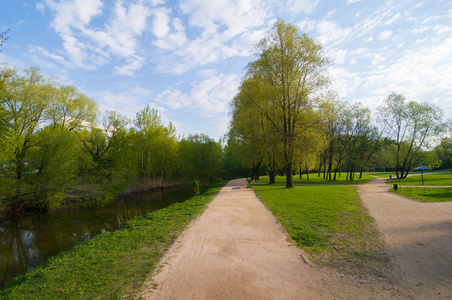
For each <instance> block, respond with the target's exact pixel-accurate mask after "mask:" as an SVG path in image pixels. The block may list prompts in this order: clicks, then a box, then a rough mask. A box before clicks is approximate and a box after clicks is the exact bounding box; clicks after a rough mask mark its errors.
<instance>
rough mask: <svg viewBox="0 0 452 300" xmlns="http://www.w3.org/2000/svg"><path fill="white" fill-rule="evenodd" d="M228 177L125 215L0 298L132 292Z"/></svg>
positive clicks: (104, 295)
mask: <svg viewBox="0 0 452 300" xmlns="http://www.w3.org/2000/svg"><path fill="white" fill-rule="evenodd" d="M225 184H226V182H223V183H220V184H217V185H212V186H210V187H209V188H207V189H206V190H205V191H204V193H202V194H201V195H198V196H195V197H192V198H190V199H189V200H186V201H185V202H183V203H175V204H172V205H170V206H168V207H167V208H165V209H161V210H158V211H155V212H152V213H149V214H147V215H144V216H141V217H137V218H134V219H132V220H129V221H128V222H127V223H126V224H125V225H124V229H122V230H118V231H114V232H105V233H103V234H101V235H98V236H97V237H95V238H93V239H92V240H89V241H88V242H86V243H83V244H80V245H78V246H76V247H75V248H74V249H73V250H71V251H67V252H64V253H61V254H60V255H58V256H56V257H54V258H53V259H51V260H50V261H49V262H48V263H46V264H45V265H44V266H42V267H40V268H37V269H35V270H33V271H31V272H29V273H27V274H26V275H24V276H21V277H18V278H16V279H15V280H13V281H12V282H11V283H9V284H8V286H7V287H6V289H4V290H2V291H0V298H2V299H28V298H30V299H119V298H123V297H127V298H136V297H134V295H135V294H136V293H137V292H139V290H140V289H141V287H142V285H143V283H144V281H145V280H146V279H147V278H148V276H149V275H150V274H151V273H152V271H153V270H154V268H155V267H156V264H157V262H158V261H159V260H160V258H161V257H162V255H163V253H164V252H165V250H166V249H168V247H169V246H170V245H171V244H172V243H173V242H174V240H175V239H176V237H177V235H178V233H179V232H180V231H181V230H183V229H184V228H185V226H186V225H187V224H188V222H190V221H191V220H192V219H194V218H195V217H196V216H197V215H198V214H200V213H201V212H202V211H203V210H204V207H205V206H206V204H207V203H208V202H210V201H211V200H212V199H213V197H214V196H215V195H216V194H217V193H218V191H219V190H220V188H221V187H222V186H224V185H225Z"/></svg>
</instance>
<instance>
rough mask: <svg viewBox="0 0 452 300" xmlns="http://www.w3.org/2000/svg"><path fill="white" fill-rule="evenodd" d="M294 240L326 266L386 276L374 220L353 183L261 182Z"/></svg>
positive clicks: (262, 195)
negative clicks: (288, 186)
mask: <svg viewBox="0 0 452 300" xmlns="http://www.w3.org/2000/svg"><path fill="white" fill-rule="evenodd" d="M255 190H256V192H257V195H258V196H259V197H260V198H261V199H262V200H263V201H264V203H265V204H266V205H267V206H268V207H269V209H270V210H271V211H272V212H273V214H274V215H275V216H276V218H278V220H279V221H280V222H281V224H282V225H283V226H284V228H285V229H286V230H287V232H288V233H289V235H290V237H291V238H292V239H293V240H294V242H295V243H296V244H297V245H298V246H299V247H301V248H302V249H304V250H305V251H307V252H308V253H309V254H310V257H311V259H313V260H314V261H316V262H317V263H319V264H321V265H327V266H332V267H335V268H338V269H340V270H342V271H344V272H352V273H354V272H358V273H363V274H366V273H368V272H370V273H373V274H377V275H381V276H383V274H381V273H380V272H381V270H384V266H385V265H386V263H387V258H386V257H385V255H384V254H383V247H384V245H383V242H382V239H381V237H380V235H379V233H378V231H377V230H376V227H375V224H374V221H373V219H372V218H371V217H370V216H369V214H368V213H367V211H366V209H365V208H363V206H362V205H361V202H360V201H359V199H358V196H357V194H356V192H355V188H354V187H351V186H341V187H337V186H335V187H333V186H331V187H329V186H296V187H295V188H293V189H285V188H284V187H282V186H278V185H264V186H255Z"/></svg>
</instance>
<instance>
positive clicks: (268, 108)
mask: <svg viewBox="0 0 452 300" xmlns="http://www.w3.org/2000/svg"><path fill="white" fill-rule="evenodd" d="M257 50H258V53H257V54H258V57H257V59H256V60H255V61H253V62H251V63H250V64H249V65H248V67H247V73H246V78H253V80H254V81H255V82H256V83H257V84H258V91H259V92H258V97H255V98H253V103H252V104H253V107H254V108H255V109H257V110H259V112H260V113H261V114H262V115H263V116H264V117H265V118H266V119H267V120H268V122H269V123H270V124H271V126H272V128H273V130H274V131H275V132H276V133H277V135H278V136H279V140H280V143H281V149H282V160H283V165H284V169H285V174H286V187H293V169H294V167H295V160H296V158H297V157H298V156H297V153H296V151H295V150H296V140H297V137H298V136H299V135H300V133H302V132H303V131H304V130H306V129H308V128H311V127H312V126H315V125H316V124H314V123H315V122H312V118H310V116H312V112H313V109H314V106H315V105H316V103H317V102H316V100H318V99H317V97H316V93H317V92H319V90H321V89H322V88H324V87H325V86H326V85H327V84H328V78H327V76H326V68H327V66H328V65H329V60H328V59H327V58H326V57H325V54H324V51H323V48H322V46H321V45H320V44H318V43H316V42H315V41H314V40H312V39H311V38H309V37H308V36H307V35H306V34H302V33H300V32H299V30H298V29H297V28H296V27H295V26H293V25H291V24H287V23H285V22H284V21H282V20H278V21H277V22H276V24H275V25H274V26H273V27H272V29H271V30H270V32H269V33H268V35H267V36H266V37H265V38H263V39H262V40H261V41H260V42H259V43H258V45H257Z"/></svg>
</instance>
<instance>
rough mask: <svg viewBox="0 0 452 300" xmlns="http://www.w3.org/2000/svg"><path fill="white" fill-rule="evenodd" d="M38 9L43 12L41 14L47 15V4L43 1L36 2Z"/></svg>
mask: <svg viewBox="0 0 452 300" xmlns="http://www.w3.org/2000/svg"><path fill="white" fill-rule="evenodd" d="M36 9H37V10H38V11H39V12H40V13H41V15H43V16H44V15H45V13H46V6H45V5H44V3H42V2H36Z"/></svg>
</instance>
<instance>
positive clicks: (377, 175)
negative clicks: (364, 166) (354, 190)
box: [363, 172, 396, 178]
mask: <svg viewBox="0 0 452 300" xmlns="http://www.w3.org/2000/svg"><path fill="white" fill-rule="evenodd" d="M363 174H366V175H372V176H376V177H381V178H389V176H392V178H394V177H396V173H395V172H364V173H363Z"/></svg>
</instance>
